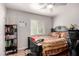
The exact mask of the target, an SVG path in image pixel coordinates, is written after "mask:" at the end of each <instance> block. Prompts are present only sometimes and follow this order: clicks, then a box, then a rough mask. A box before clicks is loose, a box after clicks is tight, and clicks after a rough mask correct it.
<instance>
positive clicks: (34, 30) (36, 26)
mask: <svg viewBox="0 0 79 59" xmlns="http://www.w3.org/2000/svg"><path fill="white" fill-rule="evenodd" d="M39 34H44V23H43V22H42V21H40V20H31V35H39Z"/></svg>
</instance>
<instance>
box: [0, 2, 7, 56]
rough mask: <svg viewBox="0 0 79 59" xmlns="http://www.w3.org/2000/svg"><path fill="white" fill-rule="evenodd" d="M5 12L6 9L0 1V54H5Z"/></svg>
mask: <svg viewBox="0 0 79 59" xmlns="http://www.w3.org/2000/svg"><path fill="white" fill-rule="evenodd" d="M5 13H6V9H5V7H4V5H3V4H1V3H0V56H3V55H5V37H4V36H5V35H4V25H5V24H4V23H5Z"/></svg>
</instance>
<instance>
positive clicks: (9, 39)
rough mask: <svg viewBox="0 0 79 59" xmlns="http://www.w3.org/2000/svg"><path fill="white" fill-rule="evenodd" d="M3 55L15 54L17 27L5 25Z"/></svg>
mask: <svg viewBox="0 0 79 59" xmlns="http://www.w3.org/2000/svg"><path fill="white" fill-rule="evenodd" d="M5 42H6V47H5V53H6V55H7V54H10V53H14V52H17V25H16V24H14V25H5Z"/></svg>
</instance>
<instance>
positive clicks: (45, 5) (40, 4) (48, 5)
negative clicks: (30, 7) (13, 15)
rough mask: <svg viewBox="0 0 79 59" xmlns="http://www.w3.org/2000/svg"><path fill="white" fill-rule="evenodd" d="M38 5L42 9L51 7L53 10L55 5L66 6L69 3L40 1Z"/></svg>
mask: <svg viewBox="0 0 79 59" xmlns="http://www.w3.org/2000/svg"><path fill="white" fill-rule="evenodd" d="M38 5H39V6H40V7H41V9H50V11H52V10H53V7H54V6H64V5H67V3H39V4H38Z"/></svg>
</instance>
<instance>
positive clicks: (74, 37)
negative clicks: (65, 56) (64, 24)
mask: <svg viewBox="0 0 79 59" xmlns="http://www.w3.org/2000/svg"><path fill="white" fill-rule="evenodd" d="M68 32H69V40H70V41H71V43H69V45H70V46H69V49H70V55H72V56H74V55H76V46H77V44H78V40H79V30H68Z"/></svg>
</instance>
